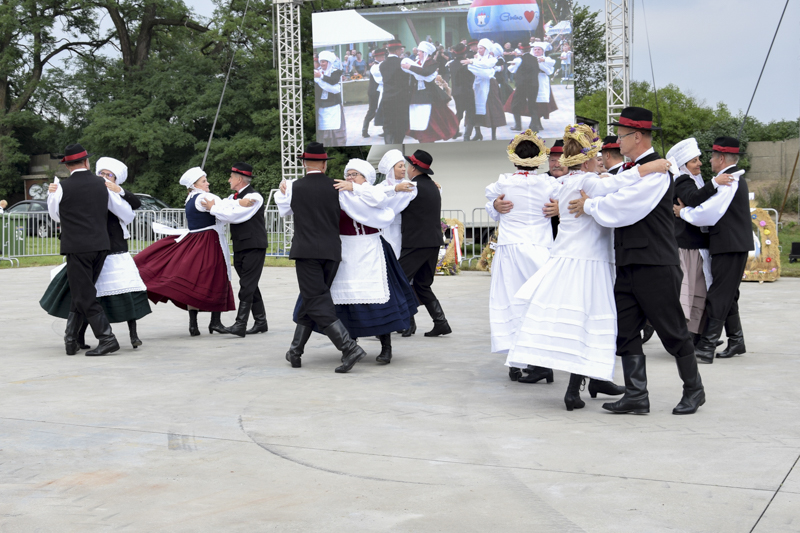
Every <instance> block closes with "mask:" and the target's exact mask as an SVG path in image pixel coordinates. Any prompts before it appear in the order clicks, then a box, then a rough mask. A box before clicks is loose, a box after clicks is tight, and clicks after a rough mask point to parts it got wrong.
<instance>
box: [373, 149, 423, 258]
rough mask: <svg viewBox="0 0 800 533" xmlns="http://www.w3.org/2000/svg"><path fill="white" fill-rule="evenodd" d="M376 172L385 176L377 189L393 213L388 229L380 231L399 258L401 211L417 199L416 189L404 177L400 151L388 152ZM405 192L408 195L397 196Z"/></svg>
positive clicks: (404, 164) (401, 237) (404, 162)
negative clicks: (382, 193) (379, 189)
mask: <svg viewBox="0 0 800 533" xmlns="http://www.w3.org/2000/svg"><path fill="white" fill-rule="evenodd" d="M378 172H380V173H381V174H383V175H385V176H386V179H385V180H384V181H383V182H381V184H380V185H379V187H381V189H383V192H384V193H385V194H386V196H387V197H388V203H387V204H386V205H387V207H389V208H391V209H392V211H394V213H395V217H394V220H393V221H392V224H391V225H390V226H389V227H388V228H384V229H382V230H381V235H382V236H383V238H384V240H386V242H388V243H389V245H390V246H391V247H392V250H393V251H394V255H395V257H397V258H398V259H399V258H400V249H401V248H402V244H403V233H402V222H403V216H402V212H403V209H405V208H406V207H408V204H409V203H410V202H411V200H413V199H414V198H416V197H417V189H416V187H414V182H412V181H408V180H406V179H405V177H406V158H405V156H404V155H403V152H401V151H400V150H396V149H395V150H389V151H388V152H386V153H385V154H383V157H382V158H381V161H380V163H378ZM399 192H407V193H408V194H398V193H399Z"/></svg>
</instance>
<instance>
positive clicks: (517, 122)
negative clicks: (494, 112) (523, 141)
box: [511, 113, 522, 131]
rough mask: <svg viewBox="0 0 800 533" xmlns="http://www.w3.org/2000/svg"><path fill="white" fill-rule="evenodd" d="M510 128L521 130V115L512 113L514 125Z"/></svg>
mask: <svg viewBox="0 0 800 533" xmlns="http://www.w3.org/2000/svg"><path fill="white" fill-rule="evenodd" d="M511 130H512V131H522V115H520V114H519V113H514V127H513V128H511Z"/></svg>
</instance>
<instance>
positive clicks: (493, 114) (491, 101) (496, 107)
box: [475, 78, 508, 128]
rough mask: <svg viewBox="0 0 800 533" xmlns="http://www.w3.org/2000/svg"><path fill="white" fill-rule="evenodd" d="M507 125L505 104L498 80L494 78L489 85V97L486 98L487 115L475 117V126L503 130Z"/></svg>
mask: <svg viewBox="0 0 800 533" xmlns="http://www.w3.org/2000/svg"><path fill="white" fill-rule="evenodd" d="M507 124H508V121H507V120H506V114H505V112H504V111H503V102H502V101H501V100H500V86H499V85H498V84H497V80H496V79H494V78H492V80H491V83H489V96H487V97H486V114H485V115H475V125H476V126H480V127H482V128H501V127H503V126H506V125H507Z"/></svg>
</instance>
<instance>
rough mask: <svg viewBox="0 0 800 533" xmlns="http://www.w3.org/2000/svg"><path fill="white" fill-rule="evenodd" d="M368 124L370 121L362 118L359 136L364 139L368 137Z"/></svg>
mask: <svg viewBox="0 0 800 533" xmlns="http://www.w3.org/2000/svg"><path fill="white" fill-rule="evenodd" d="M369 123H370V121H369V120H367V117H364V125H363V126H361V136H362V137H364V138H365V139H366V138H367V137H369Z"/></svg>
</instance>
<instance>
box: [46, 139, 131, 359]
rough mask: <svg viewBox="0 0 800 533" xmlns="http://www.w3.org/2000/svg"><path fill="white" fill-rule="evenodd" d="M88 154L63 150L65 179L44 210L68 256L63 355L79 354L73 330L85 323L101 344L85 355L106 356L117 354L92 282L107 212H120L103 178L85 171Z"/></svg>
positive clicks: (102, 255) (103, 250) (103, 247)
mask: <svg viewBox="0 0 800 533" xmlns="http://www.w3.org/2000/svg"><path fill="white" fill-rule="evenodd" d="M90 155H91V154H89V153H87V152H86V150H84V149H83V147H82V146H81V145H79V144H71V145H69V146H67V148H66V150H65V155H64V157H63V158H62V159H61V162H62V163H64V165H65V166H66V167H67V170H68V171H69V173H70V177H69V178H67V179H66V180H64V182H63V183H58V184H56V183H54V184H52V185H50V187H49V188H48V195H47V209H48V211H49V213H50V216H51V217H52V218H53V220H55V221H56V222H61V255H65V256H66V258H67V278H68V279H69V290H70V294H71V296H72V306H71V309H70V313H69V316H68V318H67V328H66V331H65V332H64V345H65V348H66V352H67V355H75V354H76V353H77V352H78V350H79V346H78V332H79V330H80V328H81V325H82V323H83V321H84V320H86V321H88V322H89V325H90V326H91V328H92V332H93V333H94V335H95V337H97V339H98V340H99V341H100V342H99V344H98V346H97V348H95V349H93V350H90V351H88V352H86V355H89V356H95V355H107V354H109V353H112V352H116V351H117V350H119V343H118V342H117V339H116V337H115V336H114V333H113V332H112V331H111V324H110V323H109V322H108V318H107V317H106V314H105V312H104V311H103V308H102V306H101V305H100V303H98V301H97V290H96V289H95V282H96V281H97V278H98V277H99V276H100V271H101V270H102V269H103V263H104V262H105V259H106V256H107V255H108V252H109V250H110V249H111V241H110V237H109V226H108V218H109V217H108V212H109V210H112V211H115V210H117V211H118V212H119V213H118V214H119V215H120V216H125V215H124V210H126V209H127V210H130V208H129V207H128V206H127V204H125V205H123V201H122V199H121V198H120V196H119V195H118V194H117V193H115V192H112V191H110V190H109V189H107V188H106V185H105V180H103V178H101V177H99V176H95V175H94V174H92V172H90V171H89V157H90Z"/></svg>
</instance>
